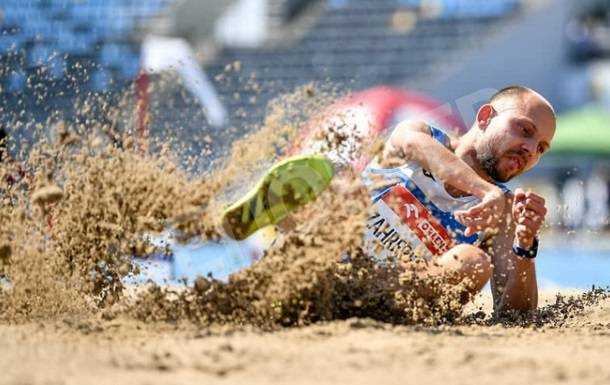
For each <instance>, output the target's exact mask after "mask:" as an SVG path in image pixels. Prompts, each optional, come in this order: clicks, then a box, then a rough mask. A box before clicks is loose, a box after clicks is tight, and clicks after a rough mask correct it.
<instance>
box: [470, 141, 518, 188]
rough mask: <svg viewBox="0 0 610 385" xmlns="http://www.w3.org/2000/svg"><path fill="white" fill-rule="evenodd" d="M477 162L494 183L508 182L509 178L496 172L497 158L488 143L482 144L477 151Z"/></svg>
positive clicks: (498, 160)
mask: <svg viewBox="0 0 610 385" xmlns="http://www.w3.org/2000/svg"><path fill="white" fill-rule="evenodd" d="M477 161H478V162H479V166H480V167H481V168H482V169H483V170H484V171H485V172H486V173H487V175H489V177H490V178H492V179H493V180H495V181H498V182H508V180H509V179H510V178H507V177H506V176H504V175H501V174H500V171H499V170H498V163H499V162H500V159H499V157H497V156H496V155H494V152H493V149H492V148H491V145H490V144H489V143H487V144H484V145H483V146H481V148H480V149H479V150H478V151H477Z"/></svg>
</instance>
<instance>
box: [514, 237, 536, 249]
mask: <svg viewBox="0 0 610 385" xmlns="http://www.w3.org/2000/svg"><path fill="white" fill-rule="evenodd" d="M513 245H514V246H518V247H520V248H522V249H528V250H529V249H531V248H532V246H533V245H534V237H532V238H520V237H518V236H515V239H514V240H513Z"/></svg>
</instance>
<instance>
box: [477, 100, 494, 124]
mask: <svg viewBox="0 0 610 385" xmlns="http://www.w3.org/2000/svg"><path fill="white" fill-rule="evenodd" d="M495 115H496V110H495V109H494V108H493V106H492V105H491V104H489V103H487V104H483V105H482V106H481V108H479V111H478V112H477V125H478V126H479V128H480V129H481V130H483V131H485V129H486V128H487V126H488V125H489V122H490V121H491V118H493V117H494V116H495Z"/></svg>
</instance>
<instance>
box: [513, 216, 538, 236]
mask: <svg viewBox="0 0 610 385" xmlns="http://www.w3.org/2000/svg"><path fill="white" fill-rule="evenodd" d="M517 223H518V224H519V225H523V226H526V227H527V228H528V229H530V230H531V231H532V232H533V233H538V230H540V227H541V226H542V221H541V220H539V219H538V220H534V219H532V218H526V217H521V218H519V220H518V221H517Z"/></svg>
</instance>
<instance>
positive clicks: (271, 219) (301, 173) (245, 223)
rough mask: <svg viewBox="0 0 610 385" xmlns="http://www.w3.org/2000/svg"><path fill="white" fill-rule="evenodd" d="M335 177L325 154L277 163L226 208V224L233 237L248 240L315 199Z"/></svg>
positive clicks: (223, 224)
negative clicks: (252, 186)
mask: <svg viewBox="0 0 610 385" xmlns="http://www.w3.org/2000/svg"><path fill="white" fill-rule="evenodd" d="M332 177H333V167H332V164H331V162H330V161H329V160H328V159H327V158H325V157H324V156H320V155H304V156H295V157H290V158H288V159H285V160H283V161H281V162H279V163H277V164H276V165H275V166H273V167H272V168H271V169H270V170H269V171H268V172H267V173H266V174H265V175H264V176H263V177H262V178H261V179H260V180H259V182H258V183H257V184H256V186H255V187H254V188H253V189H252V190H250V191H249V192H248V193H247V194H246V195H245V196H244V197H243V198H242V199H240V200H239V201H237V202H235V203H234V204H232V205H231V206H230V207H228V208H227V209H226V210H225V211H224V213H223V216H222V226H223V228H224V230H225V231H226V233H227V235H228V236H229V237H231V238H233V239H236V240H243V239H246V238H248V237H249V236H250V235H252V234H253V233H255V232H256V231H257V230H259V229H261V228H263V227H266V226H269V225H273V224H276V223H278V222H279V221H281V220H282V219H284V218H285V217H286V216H287V215H288V214H290V213H291V212H293V211H295V210H297V209H298V208H300V207H302V206H304V205H306V204H307V203H309V202H312V201H314V200H315V199H316V198H317V197H318V196H319V195H320V193H321V192H322V191H324V190H325V189H326V188H327V187H328V185H329V184H330V181H331V180H332Z"/></svg>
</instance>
